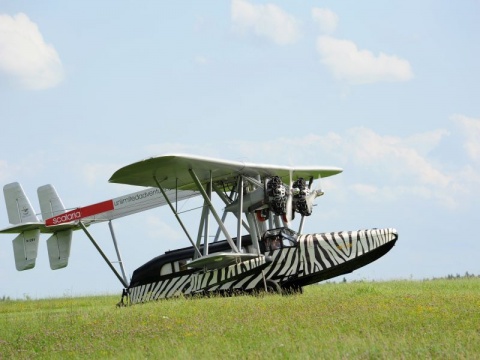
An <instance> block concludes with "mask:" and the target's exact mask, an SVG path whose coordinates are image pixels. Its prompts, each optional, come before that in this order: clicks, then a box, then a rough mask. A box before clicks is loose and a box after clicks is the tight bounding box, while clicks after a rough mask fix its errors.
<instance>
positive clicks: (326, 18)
mask: <svg viewBox="0 0 480 360" xmlns="http://www.w3.org/2000/svg"><path fill="white" fill-rule="evenodd" d="M312 18H313V20H314V21H315V22H316V23H317V24H318V25H319V27H320V31H321V32H323V33H327V34H331V33H333V32H334V31H335V30H336V28H337V24H338V16H337V14H335V13H334V12H333V11H331V10H329V9H321V8H313V9H312Z"/></svg>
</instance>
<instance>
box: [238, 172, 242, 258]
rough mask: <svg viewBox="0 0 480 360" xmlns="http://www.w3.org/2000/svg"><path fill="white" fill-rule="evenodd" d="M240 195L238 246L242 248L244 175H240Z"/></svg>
mask: <svg viewBox="0 0 480 360" xmlns="http://www.w3.org/2000/svg"><path fill="white" fill-rule="evenodd" d="M237 191H238V196H239V206H238V221H237V247H238V248H239V249H241V248H242V213H243V176H242V175H240V176H239V177H238V189H237Z"/></svg>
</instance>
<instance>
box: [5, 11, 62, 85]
mask: <svg viewBox="0 0 480 360" xmlns="http://www.w3.org/2000/svg"><path fill="white" fill-rule="evenodd" d="M0 71H1V72H3V73H5V74H7V75H8V76H10V77H12V78H13V79H14V80H15V81H17V82H18V83H20V85H21V86H22V87H24V88H26V89H30V90H41V89H47V88H50V87H54V86H56V85H58V84H59V83H60V82H61V81H62V80H63V77H64V71H63V66H62V63H61V61H60V58H59V56H58V54H57V52H56V50H55V48H54V47H53V46H51V45H49V44H46V43H45V41H44V39H43V37H42V34H41V33H40V31H39V29H38V26H37V25H36V24H35V23H34V22H32V21H31V20H30V19H29V18H28V16H27V15H25V14H23V13H19V14H17V15H15V16H9V15H5V14H0Z"/></svg>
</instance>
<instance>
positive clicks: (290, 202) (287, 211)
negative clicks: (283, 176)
mask: <svg viewBox="0 0 480 360" xmlns="http://www.w3.org/2000/svg"><path fill="white" fill-rule="evenodd" d="M292 178H293V170H292V169H290V170H289V179H288V194H287V206H286V209H285V218H284V221H285V222H286V223H290V222H291V221H292V220H293V217H294V213H293V191H292Z"/></svg>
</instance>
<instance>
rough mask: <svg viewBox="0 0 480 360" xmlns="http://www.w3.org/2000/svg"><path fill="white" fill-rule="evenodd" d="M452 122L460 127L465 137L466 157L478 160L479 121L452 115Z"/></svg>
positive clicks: (479, 152)
mask: <svg viewBox="0 0 480 360" xmlns="http://www.w3.org/2000/svg"><path fill="white" fill-rule="evenodd" d="M452 120H453V121H454V122H456V123H457V124H458V125H460V127H461V130H462V132H463V134H464V135H465V137H466V141H465V143H464V145H463V146H464V148H465V150H466V151H467V154H468V156H469V157H470V158H471V159H472V160H475V161H479V160H480V119H474V118H470V117H467V116H465V115H459V114H457V115H453V116H452Z"/></svg>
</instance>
